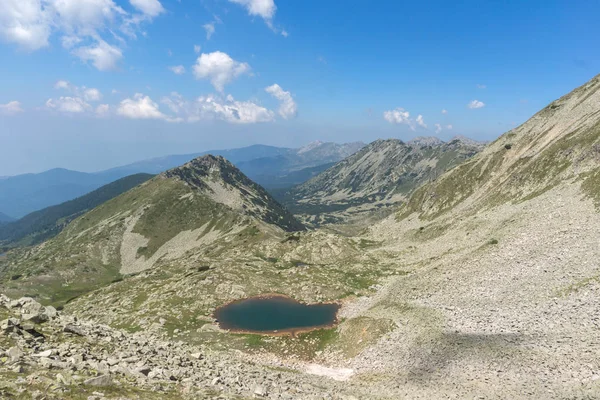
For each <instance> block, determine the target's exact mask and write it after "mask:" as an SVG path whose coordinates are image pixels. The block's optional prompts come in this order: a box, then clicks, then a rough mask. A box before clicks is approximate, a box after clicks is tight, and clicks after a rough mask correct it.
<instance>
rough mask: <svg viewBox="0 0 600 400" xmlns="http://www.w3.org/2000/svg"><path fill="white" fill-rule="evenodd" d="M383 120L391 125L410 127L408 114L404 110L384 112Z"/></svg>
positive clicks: (397, 109)
mask: <svg viewBox="0 0 600 400" xmlns="http://www.w3.org/2000/svg"><path fill="white" fill-rule="evenodd" d="M383 118H384V119H385V120H386V121H387V122H389V123H391V124H407V125H410V113H409V112H408V111H405V110H404V108H400V107H398V108H396V109H395V110H390V111H385V112H384V113H383Z"/></svg>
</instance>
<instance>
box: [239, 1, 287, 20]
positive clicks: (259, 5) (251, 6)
mask: <svg viewBox="0 0 600 400" xmlns="http://www.w3.org/2000/svg"><path fill="white" fill-rule="evenodd" d="M229 1H230V2H231V3H235V4H239V5H241V6H242V7H244V8H245V9H246V11H248V14H250V15H253V16H259V17H262V18H263V19H264V20H265V21H271V20H272V19H273V17H274V16H275V11H276V10H277V6H275V2H274V1H273V0H229Z"/></svg>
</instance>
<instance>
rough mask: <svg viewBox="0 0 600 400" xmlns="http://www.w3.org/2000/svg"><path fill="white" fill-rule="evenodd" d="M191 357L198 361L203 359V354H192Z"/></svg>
mask: <svg viewBox="0 0 600 400" xmlns="http://www.w3.org/2000/svg"><path fill="white" fill-rule="evenodd" d="M190 357H192V358H195V359H196V360H199V359H201V358H202V353H192V354H190Z"/></svg>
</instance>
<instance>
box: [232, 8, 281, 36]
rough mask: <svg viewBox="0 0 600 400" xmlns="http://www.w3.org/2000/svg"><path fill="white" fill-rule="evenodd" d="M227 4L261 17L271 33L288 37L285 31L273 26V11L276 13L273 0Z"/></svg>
mask: <svg viewBox="0 0 600 400" xmlns="http://www.w3.org/2000/svg"><path fill="white" fill-rule="evenodd" d="M229 2H231V3H235V4H239V5H241V6H242V7H244V8H245V9H246V11H247V12H248V14H249V15H251V16H256V17H261V18H262V19H263V20H264V21H265V23H266V24H267V26H268V27H269V28H270V29H271V30H272V31H273V32H275V33H279V34H281V36H283V37H288V32H287V31H286V30H285V29H278V28H276V27H275V26H274V25H273V18H274V17H275V11H277V6H276V5H275V2H274V1H273V0H229Z"/></svg>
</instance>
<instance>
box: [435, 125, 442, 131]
mask: <svg viewBox="0 0 600 400" xmlns="http://www.w3.org/2000/svg"><path fill="white" fill-rule="evenodd" d="M434 126H435V133H440V132H441V131H442V125H440V124H434Z"/></svg>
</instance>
